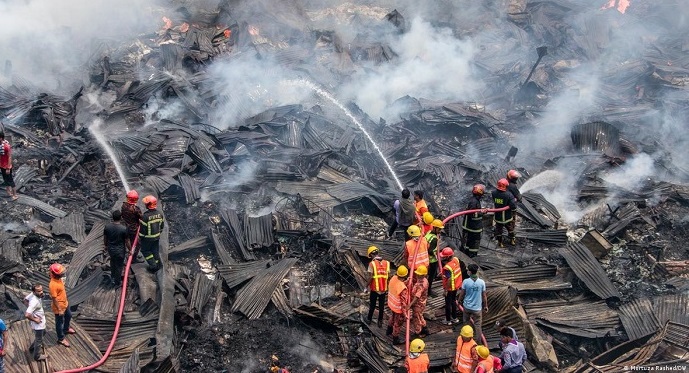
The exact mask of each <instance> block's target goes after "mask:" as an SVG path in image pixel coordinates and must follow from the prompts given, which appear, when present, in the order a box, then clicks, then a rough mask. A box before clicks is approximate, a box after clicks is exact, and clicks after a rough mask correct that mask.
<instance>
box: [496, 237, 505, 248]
mask: <svg viewBox="0 0 689 373" xmlns="http://www.w3.org/2000/svg"><path fill="white" fill-rule="evenodd" d="M502 240H503V237H502V236H498V246H499V247H505V244H504V243H503V242H502Z"/></svg>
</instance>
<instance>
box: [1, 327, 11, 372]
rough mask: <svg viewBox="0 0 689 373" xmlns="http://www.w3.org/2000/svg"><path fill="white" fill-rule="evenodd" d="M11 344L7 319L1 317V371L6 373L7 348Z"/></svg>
mask: <svg viewBox="0 0 689 373" xmlns="http://www.w3.org/2000/svg"><path fill="white" fill-rule="evenodd" d="M8 346H9V339H8V338H7V326H6V325H5V321H4V320H3V319H0V373H5V348H7V347H8Z"/></svg>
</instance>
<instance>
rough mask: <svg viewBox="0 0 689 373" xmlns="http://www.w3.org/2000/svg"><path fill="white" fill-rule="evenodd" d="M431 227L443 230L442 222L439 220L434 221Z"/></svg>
mask: <svg viewBox="0 0 689 373" xmlns="http://www.w3.org/2000/svg"><path fill="white" fill-rule="evenodd" d="M431 225H432V226H433V227H435V228H440V229H443V228H445V224H443V221H442V220H440V219H434V220H433V222H432V223H431Z"/></svg>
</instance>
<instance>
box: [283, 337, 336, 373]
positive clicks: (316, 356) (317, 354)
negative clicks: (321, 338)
mask: <svg viewBox="0 0 689 373" xmlns="http://www.w3.org/2000/svg"><path fill="white" fill-rule="evenodd" d="M290 352H291V353H292V354H294V355H296V356H299V357H301V361H302V363H303V365H307V364H309V363H310V364H315V365H318V366H319V367H321V368H322V369H324V371H325V372H332V371H333V369H334V368H335V367H334V366H333V365H332V364H330V363H328V361H327V360H328V359H327V356H326V354H325V353H324V352H323V351H322V350H321V346H319V345H318V344H316V343H315V342H314V341H313V340H312V339H311V337H310V336H309V335H308V334H304V336H303V337H302V338H301V340H299V344H297V345H295V346H294V347H293V348H292V351H290Z"/></svg>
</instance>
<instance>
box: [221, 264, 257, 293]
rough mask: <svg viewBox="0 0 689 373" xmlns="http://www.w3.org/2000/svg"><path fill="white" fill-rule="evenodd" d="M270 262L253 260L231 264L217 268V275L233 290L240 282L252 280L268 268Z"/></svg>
mask: <svg viewBox="0 0 689 373" xmlns="http://www.w3.org/2000/svg"><path fill="white" fill-rule="evenodd" d="M268 263H270V260H255V261H252V262H246V263H233V264H226V265H219V266H218V273H220V276H222V278H223V279H225V282H226V283H227V286H228V287H230V288H233V287H235V286H238V285H241V283H242V282H244V281H247V280H249V279H252V278H253V277H254V276H256V274H257V273H259V272H260V271H262V270H264V269H266V268H268Z"/></svg>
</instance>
